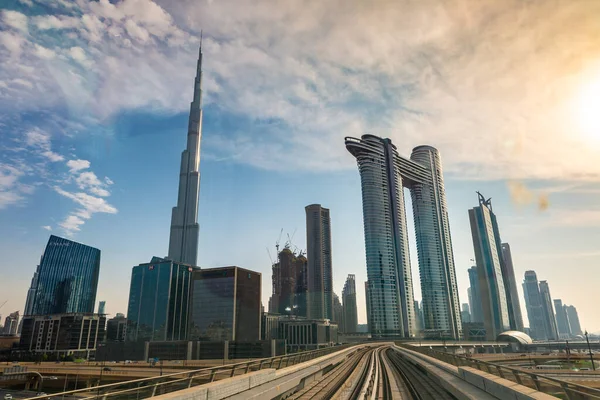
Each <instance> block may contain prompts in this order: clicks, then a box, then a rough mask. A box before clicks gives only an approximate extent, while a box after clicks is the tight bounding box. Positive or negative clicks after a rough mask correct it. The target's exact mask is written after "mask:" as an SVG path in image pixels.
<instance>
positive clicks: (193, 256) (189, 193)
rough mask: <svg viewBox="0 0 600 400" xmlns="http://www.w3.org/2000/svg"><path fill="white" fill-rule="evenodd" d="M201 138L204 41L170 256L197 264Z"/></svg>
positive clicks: (171, 237) (174, 219)
mask: <svg viewBox="0 0 600 400" xmlns="http://www.w3.org/2000/svg"><path fill="white" fill-rule="evenodd" d="M201 140H202V43H201V44H200V52H199V54H198V63H197V66H196V78H195V80H194V98H193V100H192V103H191V104H190V116H189V121H188V133H187V146H186V149H185V150H184V151H183V153H182V154H181V168H180V170H179V191H178V195H177V206H176V207H173V211H172V214H171V233H170V236H169V255H168V257H167V258H168V259H169V260H173V261H175V262H177V263H181V264H186V265H192V266H195V265H198V235H199V233H200V226H199V225H198V196H199V194H200V142H201Z"/></svg>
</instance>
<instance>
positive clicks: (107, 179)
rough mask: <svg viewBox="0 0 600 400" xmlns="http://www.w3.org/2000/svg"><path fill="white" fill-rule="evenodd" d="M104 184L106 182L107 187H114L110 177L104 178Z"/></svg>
mask: <svg viewBox="0 0 600 400" xmlns="http://www.w3.org/2000/svg"><path fill="white" fill-rule="evenodd" d="M104 182H106V184H107V185H112V184H113V183H114V182H113V181H112V180H111V179H110V178H109V177H108V176H105V177H104Z"/></svg>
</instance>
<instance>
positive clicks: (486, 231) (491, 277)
mask: <svg viewBox="0 0 600 400" xmlns="http://www.w3.org/2000/svg"><path fill="white" fill-rule="evenodd" d="M477 194H478V196H479V206H477V207H474V208H472V209H470V210H469V221H470V223H471V237H472V238H473V249H474V251H475V261H476V263H477V275H478V278H479V292H480V295H481V305H482V311H483V324H484V326H485V331H486V334H487V339H488V340H495V339H496V337H497V336H498V335H499V334H500V333H502V332H505V331H508V330H510V329H511V328H510V318H509V310H508V301H507V296H506V290H505V285H504V279H503V276H502V253H501V248H500V243H501V242H500V236H499V230H498V224H497V222H496V216H495V214H494V213H493V211H492V204H491V199H488V200H486V199H485V198H484V197H483V196H482V195H481V193H479V192H477Z"/></svg>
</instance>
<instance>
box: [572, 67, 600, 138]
mask: <svg viewBox="0 0 600 400" xmlns="http://www.w3.org/2000/svg"><path fill="white" fill-rule="evenodd" d="M575 112H576V119H577V122H578V124H579V126H580V128H581V131H582V132H583V133H584V134H585V135H586V136H588V137H590V138H593V139H596V140H600V74H599V75H598V76H596V78H595V79H593V80H591V81H588V82H587V83H585V84H583V85H582V87H581V89H580V92H579V96H578V97H577V102H576V105H575Z"/></svg>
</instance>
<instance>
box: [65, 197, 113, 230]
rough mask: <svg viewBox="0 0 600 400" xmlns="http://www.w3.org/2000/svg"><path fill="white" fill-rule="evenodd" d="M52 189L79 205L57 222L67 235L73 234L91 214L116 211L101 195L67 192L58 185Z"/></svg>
mask: <svg viewBox="0 0 600 400" xmlns="http://www.w3.org/2000/svg"><path fill="white" fill-rule="evenodd" d="M54 190H55V191H56V192H57V193H58V194H60V195H61V196H64V197H66V198H69V199H71V200H73V201H74V202H75V203H77V204H78V205H79V206H81V208H79V209H77V210H75V211H74V212H72V213H71V214H69V215H68V216H67V217H66V218H65V220H64V221H63V222H61V223H60V224H59V225H60V226H61V227H62V228H63V229H64V230H65V232H66V233H67V234H69V235H72V234H74V232H75V231H79V230H80V226H81V225H83V224H84V223H85V220H87V219H90V218H91V217H92V215H93V214H96V213H106V214H116V213H117V209H116V208H115V207H114V206H112V205H110V204H109V203H108V202H107V201H106V200H105V199H103V198H101V197H95V196H92V195H89V194H87V193H83V192H77V193H73V192H68V191H66V190H63V189H61V188H60V187H54Z"/></svg>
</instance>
